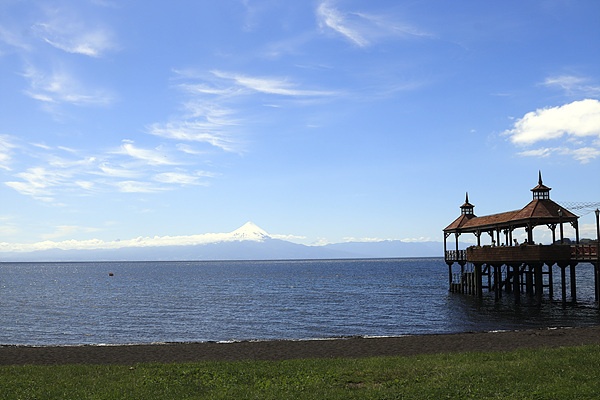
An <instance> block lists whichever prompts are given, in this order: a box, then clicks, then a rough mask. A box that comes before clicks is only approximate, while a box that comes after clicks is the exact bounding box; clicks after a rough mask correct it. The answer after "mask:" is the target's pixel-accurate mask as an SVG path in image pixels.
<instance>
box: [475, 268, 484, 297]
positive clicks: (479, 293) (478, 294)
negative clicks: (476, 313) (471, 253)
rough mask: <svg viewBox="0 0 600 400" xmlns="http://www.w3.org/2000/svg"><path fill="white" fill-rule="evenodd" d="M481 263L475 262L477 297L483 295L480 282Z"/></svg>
mask: <svg viewBox="0 0 600 400" xmlns="http://www.w3.org/2000/svg"><path fill="white" fill-rule="evenodd" d="M481 268H482V267H481V264H475V285H476V295H477V297H479V298H482V297H483V282H482V276H481V275H482V274H481Z"/></svg>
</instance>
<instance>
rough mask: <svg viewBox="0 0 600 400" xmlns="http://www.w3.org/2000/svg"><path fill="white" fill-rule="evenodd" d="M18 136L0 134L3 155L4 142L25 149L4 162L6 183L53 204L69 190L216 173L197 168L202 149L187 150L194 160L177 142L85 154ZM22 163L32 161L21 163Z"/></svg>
mask: <svg viewBox="0 0 600 400" xmlns="http://www.w3.org/2000/svg"><path fill="white" fill-rule="evenodd" d="M14 142H15V140H14V138H12V137H9V136H6V137H2V136H0V161H1V160H2V144H3V143H5V144H6V147H7V148H9V149H13V150H12V151H15V152H17V151H18V152H20V154H18V155H17V156H18V157H17V158H19V163H18V165H14V166H11V167H10V168H8V167H7V168H5V169H6V173H5V174H4V175H8V176H9V177H8V178H6V179H5V181H4V184H5V185H6V186H7V187H10V188H12V189H14V190H15V191H17V192H19V193H21V194H22V195H25V196H30V197H32V198H34V199H37V200H40V201H44V202H48V203H52V204H62V203H61V201H62V200H59V199H63V197H64V196H65V195H67V194H68V195H75V196H81V195H87V194H90V193H109V192H115V191H117V192H121V193H158V192H164V191H168V190H174V189H176V188H181V187H186V186H198V185H208V183H209V180H210V179H212V178H214V177H215V176H216V175H215V174H214V173H212V172H210V171H203V170H199V169H198V168H197V166H196V165H197V160H195V159H197V155H194V156H193V157H192V155H188V156H187V157H188V158H189V160H188V161H189V162H187V161H184V160H182V159H180V158H177V157H176V156H178V155H186V153H183V152H182V151H180V150H178V149H176V148H170V149H169V148H166V147H165V148H163V147H158V148H154V149H147V148H142V147H138V146H136V145H135V144H134V143H133V142H131V141H124V142H123V143H122V145H121V146H120V147H119V148H118V149H116V150H114V149H113V150H107V151H104V152H102V151H98V152H97V154H95V155H82V154H80V152H79V151H78V150H76V149H72V148H67V147H63V146H56V147H52V146H47V145H44V144H39V143H36V144H26V143H21V144H20V145H19V146H16V145H14V144H13V143H14ZM6 157H10V154H9V155H7V156H6ZM184 158H185V157H184ZM193 161H195V162H193ZM15 164H16V163H15ZM0 165H1V164H0ZM19 165H27V167H26V168H25V169H20V168H19Z"/></svg>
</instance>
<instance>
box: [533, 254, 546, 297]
mask: <svg viewBox="0 0 600 400" xmlns="http://www.w3.org/2000/svg"><path fill="white" fill-rule="evenodd" d="M533 273H534V275H535V276H534V285H535V300H536V301H537V302H538V303H541V302H542V295H543V293H544V275H543V274H542V264H540V263H536V264H535V265H534V266H533Z"/></svg>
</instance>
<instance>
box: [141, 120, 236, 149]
mask: <svg viewBox="0 0 600 400" xmlns="http://www.w3.org/2000/svg"><path fill="white" fill-rule="evenodd" d="M148 133H150V134H152V135H155V136H160V137H163V138H166V139H173V140H183V141H189V142H203V143H208V144H210V145H211V146H214V147H218V148H220V149H222V150H224V151H235V149H236V144H235V142H234V141H233V140H232V139H231V138H230V133H229V132H228V131H226V130H224V129H223V125H221V124H219V123H211V122H207V121H198V120H186V119H183V120H180V121H174V122H168V123H162V124H161V123H156V124H153V125H150V126H149V127H148Z"/></svg>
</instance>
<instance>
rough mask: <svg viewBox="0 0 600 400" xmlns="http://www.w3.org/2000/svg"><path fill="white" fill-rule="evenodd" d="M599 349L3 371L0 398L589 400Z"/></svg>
mask: <svg viewBox="0 0 600 400" xmlns="http://www.w3.org/2000/svg"><path fill="white" fill-rule="evenodd" d="M598 393H600V346H581V347H568V348H559V349H544V350H519V351H513V352H498V353H461V354H444V355H424V356H414V357H378V358H361V359H315V360H289V361H278V362H267V361H246V362H199V363H181V364H137V365H132V366H114V365H113V366H106V365H63V366H5V367H0V399H146V400H151V399H161V400H164V399H592V398H597V396H598Z"/></svg>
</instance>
